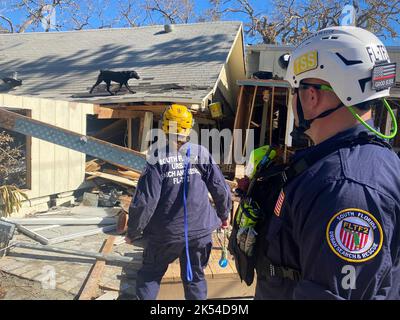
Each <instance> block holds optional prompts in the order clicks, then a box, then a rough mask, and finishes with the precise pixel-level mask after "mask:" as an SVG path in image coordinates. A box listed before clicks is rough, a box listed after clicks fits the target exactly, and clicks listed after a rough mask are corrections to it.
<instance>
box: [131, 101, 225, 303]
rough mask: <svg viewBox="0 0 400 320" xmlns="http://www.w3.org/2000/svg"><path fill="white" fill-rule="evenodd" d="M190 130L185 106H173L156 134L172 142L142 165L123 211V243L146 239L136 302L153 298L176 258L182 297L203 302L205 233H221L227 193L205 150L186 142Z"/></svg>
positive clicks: (209, 244)
mask: <svg viewBox="0 0 400 320" xmlns="http://www.w3.org/2000/svg"><path fill="white" fill-rule="evenodd" d="M192 126H193V117H192V114H191V112H190V111H189V110H188V109H187V108H186V107H185V106H182V105H177V104H173V105H172V106H171V107H169V108H168V109H167V110H166V111H165V112H164V114H163V118H162V129H163V131H164V132H165V134H167V135H168V134H172V135H171V137H173V138H177V139H170V140H172V143H169V145H168V146H166V147H165V149H163V150H156V151H155V152H154V156H155V157H156V160H157V161H153V162H151V161H150V162H148V163H147V166H146V168H145V169H144V170H143V172H142V175H141V177H140V179H139V182H138V186H137V191H136V194H135V196H134V198H133V200H132V202H131V205H130V208H129V220H128V231H127V237H126V240H127V242H128V243H132V240H134V239H135V238H137V237H138V236H139V235H140V234H141V233H142V231H143V235H144V236H145V238H146V240H147V245H146V247H145V249H144V253H143V266H142V267H141V269H140V270H139V271H138V274H137V280H136V294H137V298H138V299H140V300H154V299H156V297H157V294H158V292H159V288H160V281H161V279H162V277H163V275H164V274H165V272H166V271H167V268H168V265H169V264H170V263H171V262H173V261H174V260H176V259H177V258H179V260H180V267H181V278H182V282H183V287H184V293H185V298H186V299H189V300H200V299H206V298H207V283H206V280H205V277H204V271H203V269H204V268H205V267H206V265H207V263H208V260H209V257H210V252H211V247H212V241H211V234H212V232H213V231H214V230H216V229H217V228H218V227H222V228H227V226H228V217H229V213H230V209H231V194H230V189H229V187H228V185H227V184H226V182H225V179H224V176H223V175H222V173H221V170H220V169H219V167H218V165H217V164H216V163H215V162H214V160H213V159H212V157H211V155H210V154H209V152H208V151H207V149H205V148H203V147H201V146H199V145H196V144H192V143H190V142H187V139H188V136H189V133H190V130H191V128H192ZM174 128H175V129H174ZM174 130H175V131H174ZM176 135H177V136H176ZM173 141H175V142H173ZM152 163H155V164H152ZM209 192H210V193H211V196H212V198H213V200H214V203H215V209H214V208H213V206H212V205H211V203H210V201H209V198H208V193H209Z"/></svg>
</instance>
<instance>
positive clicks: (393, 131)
mask: <svg viewBox="0 0 400 320" xmlns="http://www.w3.org/2000/svg"><path fill="white" fill-rule="evenodd" d="M383 104H384V106H385V108H386V110H387V111H388V112H389V114H390V118H391V119H392V122H393V127H392V130H391V132H390V135H388V136H387V135H385V134H383V133H381V132H379V131H377V130H375V129H374V128H372V127H371V126H370V125H369V124H368V123H366V122H365V121H364V120H363V119H362V118H361V117H360V116H359V115H358V114H357V112H356V111H355V110H354V108H353V107H352V106H348V107H347V108H348V109H349V111H350V112H351V114H352V115H353V116H354V117H355V118H356V119H357V120H358V121H360V122H361V124H362V125H363V126H364V127H366V128H367V129H368V130H369V131H371V132H372V133H374V134H376V135H377V136H378V137H380V138H382V139H393V138H394V137H395V136H396V134H397V120H396V116H395V115H394V112H393V110H392V108H391V107H390V105H389V103H388V102H387V101H386V99H383Z"/></svg>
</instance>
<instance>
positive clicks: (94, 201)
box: [81, 192, 99, 207]
mask: <svg viewBox="0 0 400 320" xmlns="http://www.w3.org/2000/svg"><path fill="white" fill-rule="evenodd" d="M98 203H99V196H98V195H97V194H93V193H89V192H85V193H84V194H83V200H82V203H81V205H82V206H86V207H97V206H98Z"/></svg>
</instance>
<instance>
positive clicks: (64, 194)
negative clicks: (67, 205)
mask: <svg viewBox="0 0 400 320" xmlns="http://www.w3.org/2000/svg"><path fill="white" fill-rule="evenodd" d="M73 195H74V192H73V191H70V192H63V193H59V194H57V198H68V197H71V196H73Z"/></svg>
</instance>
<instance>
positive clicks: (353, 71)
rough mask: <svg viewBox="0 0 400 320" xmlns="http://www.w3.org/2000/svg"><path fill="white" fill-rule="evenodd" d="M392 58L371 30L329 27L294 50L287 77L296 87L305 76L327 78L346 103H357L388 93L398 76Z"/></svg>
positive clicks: (348, 104)
mask: <svg viewBox="0 0 400 320" xmlns="http://www.w3.org/2000/svg"><path fill="white" fill-rule="evenodd" d="M389 62H390V60H389V56H388V53H387V51H386V48H385V46H384V45H383V43H382V42H381V41H380V40H379V39H378V38H377V37H376V36H375V35H374V34H372V33H371V32H369V31H367V30H364V29H361V28H357V27H351V26H341V27H330V28H326V29H323V30H321V31H319V32H317V33H316V34H313V35H311V36H310V37H308V38H306V39H305V40H304V41H303V42H302V43H301V44H300V45H299V46H298V47H297V48H296V49H295V50H294V51H293V53H292V54H291V57H290V61H289V65H288V68H287V73H286V77H285V79H286V80H287V81H288V82H289V83H290V84H291V86H292V87H294V88H298V87H299V85H300V82H301V80H303V79H305V78H317V79H321V80H324V81H327V82H329V83H330V85H331V87H332V89H333V91H334V92H335V93H336V95H337V96H338V97H339V99H340V100H341V102H342V103H343V104H344V105H345V106H354V105H356V104H359V103H362V102H366V101H369V100H374V99H378V98H383V97H387V96H389V87H390V86H392V85H394V82H395V76H396V66H395V64H388V63H389ZM374 67H376V68H375V69H374ZM372 80H374V81H372Z"/></svg>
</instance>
